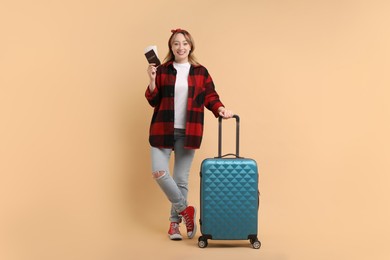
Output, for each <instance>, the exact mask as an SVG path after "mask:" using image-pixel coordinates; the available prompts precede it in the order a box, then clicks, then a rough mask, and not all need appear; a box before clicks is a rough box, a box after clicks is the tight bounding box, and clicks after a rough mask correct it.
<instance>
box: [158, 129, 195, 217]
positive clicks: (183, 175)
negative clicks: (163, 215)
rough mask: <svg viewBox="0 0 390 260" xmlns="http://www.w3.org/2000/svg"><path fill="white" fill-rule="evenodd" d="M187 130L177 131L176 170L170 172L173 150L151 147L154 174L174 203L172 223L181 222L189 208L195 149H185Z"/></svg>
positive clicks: (175, 147) (175, 146)
mask: <svg viewBox="0 0 390 260" xmlns="http://www.w3.org/2000/svg"><path fill="white" fill-rule="evenodd" d="M184 138H185V129H175V136H174V140H175V143H174V154H175V161H174V168H173V175H172V176H171V175H170V172H169V160H170V157H171V153H172V149H165V148H156V147H151V157H152V174H153V177H154V179H155V180H156V181H157V183H158V185H159V186H160V188H161V189H162V191H163V192H164V193H165V195H166V196H167V198H168V200H169V201H170V202H171V203H172V207H171V216H170V218H169V219H170V221H171V222H180V221H181V218H180V217H179V214H178V213H179V212H182V211H183V210H185V209H186V208H187V206H188V205H187V195H188V178H189V174H190V168H191V164H192V161H193V159H194V155H195V150H194V149H184Z"/></svg>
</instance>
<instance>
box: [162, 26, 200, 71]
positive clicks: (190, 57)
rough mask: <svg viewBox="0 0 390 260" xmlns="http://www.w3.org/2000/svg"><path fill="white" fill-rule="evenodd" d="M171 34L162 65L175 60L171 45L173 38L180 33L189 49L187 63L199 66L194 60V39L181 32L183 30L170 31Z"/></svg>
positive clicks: (185, 32)
mask: <svg viewBox="0 0 390 260" xmlns="http://www.w3.org/2000/svg"><path fill="white" fill-rule="evenodd" d="M171 32H172V35H171V37H169V40H168V49H169V51H168V54H167V56H165V58H164V63H166V62H170V61H174V60H175V55H174V54H173V52H172V44H173V40H174V39H175V36H176V35H177V34H178V33H181V34H183V35H184V38H185V39H186V41H187V42H188V43H189V44H190V47H191V50H190V53H189V54H188V62H189V63H191V64H192V65H199V62H198V61H197V60H196V58H195V56H194V50H195V43H194V39H193V38H192V36H191V34H190V33H189V32H188V31H186V30H183V29H175V30H171Z"/></svg>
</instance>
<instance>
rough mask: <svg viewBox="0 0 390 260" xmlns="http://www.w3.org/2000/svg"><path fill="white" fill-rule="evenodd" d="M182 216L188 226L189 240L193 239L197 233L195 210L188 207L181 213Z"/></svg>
mask: <svg viewBox="0 0 390 260" xmlns="http://www.w3.org/2000/svg"><path fill="white" fill-rule="evenodd" d="M180 215H181V216H182V217H183V219H184V223H185V224H186V227H187V236H188V238H193V237H194V236H195V233H196V223H195V216H196V210H195V208H194V207H192V206H188V207H187V208H186V209H185V210H183V211H182V212H180Z"/></svg>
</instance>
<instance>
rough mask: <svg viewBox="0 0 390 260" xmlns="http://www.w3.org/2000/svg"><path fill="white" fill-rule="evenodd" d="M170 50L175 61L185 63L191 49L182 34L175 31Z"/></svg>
mask: <svg viewBox="0 0 390 260" xmlns="http://www.w3.org/2000/svg"><path fill="white" fill-rule="evenodd" d="M171 50H172V53H173V55H174V56H175V62H177V63H185V62H188V55H189V54H190V51H191V45H190V43H189V42H188V41H187V39H186V38H185V37H184V34H182V33H177V34H176V35H175V36H174V37H173V38H172V42H171Z"/></svg>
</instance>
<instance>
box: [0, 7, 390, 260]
mask: <svg viewBox="0 0 390 260" xmlns="http://www.w3.org/2000/svg"><path fill="white" fill-rule="evenodd" d="M389 13H390V2H389V1H386V0H383V1H380V0H361V1H355V0H351V1H347V0H338V1H309V0H296V1H287V0H286V1H283V0H281V1H254V0H253V1H250V0H240V1H229V0H227V1H205V0H198V1H192V2H183V1H177V0H172V1H154V2H153V3H149V2H147V1H125V0H122V1H119V0H118V1H103V0H102V1H92V0H81V1H80V0H77V1H76V0H70V1H49V0H47V1H44V0H37V1H15V0H13V1H2V2H1V4H0V35H1V36H0V37H1V38H0V131H1V134H0V206H1V208H0V210H1V211H0V258H1V259H4V260H8V259H12V260H13V259H23V260H24V259H72V260H73V259H77V260H78V259H82V260H86V259H93V260H95V259H96V260H98V259H99V260H100V259H115V260H116V259H118V260H121V259H151V258H152V257H153V258H159V259H215V258H217V257H219V258H220V259H221V258H224V259H239V258H240V259H244V258H245V259H280V260H283V259H299V260H303V259H389V257H390V251H389V250H388V249H386V248H388V244H389V242H390V224H389V221H388V220H389V219H390V208H389V202H390V201H389V200H390V199H389V198H390V191H389V188H390V176H389V173H390V160H389V155H390V148H389V147H390V137H389V132H390V123H389V117H390V105H389V97H390V90H389V86H390V76H389V69H390V47H389V46H390V29H389V28H390V26H389V25H390V18H389V15H388V14H389ZM177 27H181V28H186V29H188V30H189V31H190V32H191V33H192V34H193V36H194V38H195V41H196V44H197V45H196V47H197V50H196V51H195V53H196V54H197V57H198V59H199V60H200V62H201V63H202V64H204V65H205V66H206V67H207V68H208V69H209V71H210V73H211V75H212V77H213V79H214V82H215V84H216V86H217V90H218V92H219V93H220V95H221V98H222V100H223V102H224V103H225V104H226V106H227V107H228V108H230V109H232V110H233V111H234V112H236V113H237V114H239V115H240V116H241V119H242V122H241V127H242V128H241V130H242V135H241V140H242V142H241V151H242V155H243V156H246V157H251V158H253V159H255V160H257V162H258V164H259V170H260V190H261V210H260V217H259V238H260V239H261V241H262V243H263V245H262V248H261V250H253V249H250V247H249V243H248V242H246V241H235V242H220V241H210V245H209V247H208V248H207V249H204V250H201V249H199V248H198V247H197V241H196V239H194V240H187V239H186V240H184V241H182V242H172V241H169V240H168V238H167V236H166V232H167V228H168V210H169V204H168V202H167V200H166V199H165V197H164V196H163V195H162V192H161V191H160V190H159V189H158V187H157V185H156V184H155V183H154V182H153V180H152V179H151V177H150V160H149V146H148V142H147V137H148V134H147V132H148V127H149V122H150V117H151V114H152V110H151V108H150V107H149V106H148V104H147V102H146V100H145V99H144V90H145V88H146V85H147V81H148V78H147V75H146V66H147V63H146V60H145V57H144V56H143V50H144V47H146V46H147V45H150V44H156V45H157V46H158V48H159V53H160V56H164V55H165V53H166V52H167V47H166V45H167V40H168V37H169V35H170V29H172V28H177ZM205 123H206V126H205V137H204V141H203V145H202V148H201V150H199V151H198V152H197V154H196V157H195V161H194V164H193V168H192V172H191V180H190V181H191V187H190V189H191V191H190V201H191V202H192V203H193V204H195V205H196V206H197V207H198V206H199V174H198V172H199V165H200V163H201V161H202V160H203V159H204V158H207V157H212V156H215V155H216V153H217V149H216V147H217V141H216V133H217V120H216V119H214V118H213V116H212V115H211V113H207V116H206V122H205ZM224 123H225V126H226V127H225V129H226V134H225V137H226V139H225V141H224V152H230V151H232V150H233V149H234V146H233V143H234V138H233V137H234V134H233V129H234V124H233V121H225V122H224ZM135 255H138V257H136V256H135Z"/></svg>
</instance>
